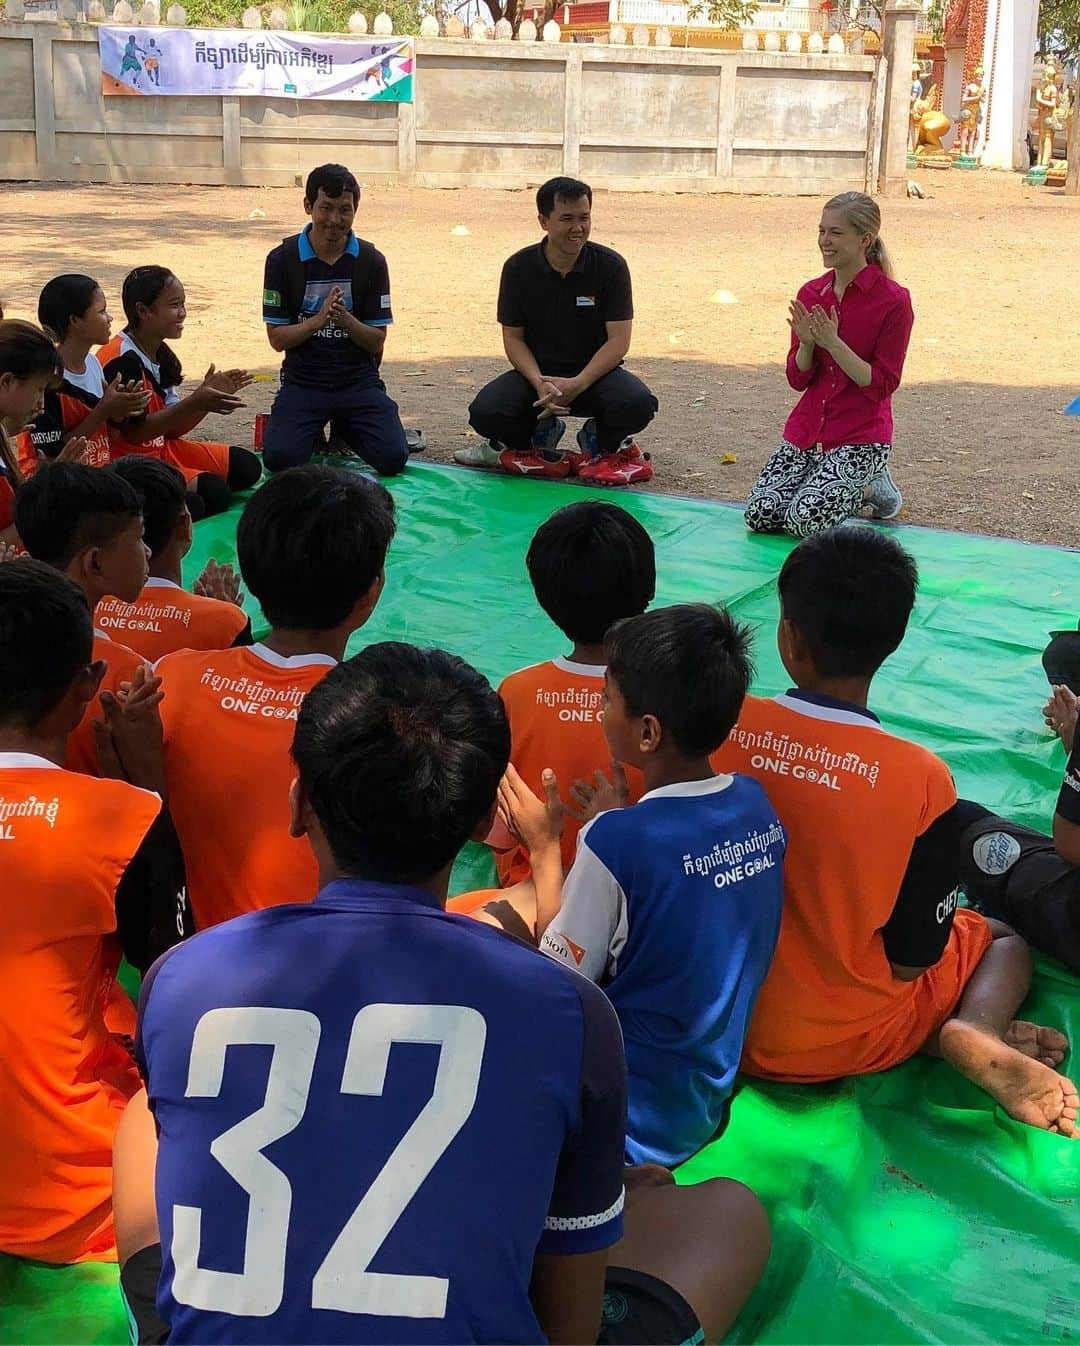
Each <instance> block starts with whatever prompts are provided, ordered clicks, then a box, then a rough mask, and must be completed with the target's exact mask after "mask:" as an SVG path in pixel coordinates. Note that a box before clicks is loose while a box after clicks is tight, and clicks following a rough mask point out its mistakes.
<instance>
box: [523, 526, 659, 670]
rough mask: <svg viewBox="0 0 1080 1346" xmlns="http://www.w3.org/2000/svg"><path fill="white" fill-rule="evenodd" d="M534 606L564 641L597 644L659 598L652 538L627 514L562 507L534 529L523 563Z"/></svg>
mask: <svg viewBox="0 0 1080 1346" xmlns="http://www.w3.org/2000/svg"><path fill="white" fill-rule="evenodd" d="M525 565H526V567H527V568H528V571H529V578H530V579H531V580H532V586H533V589H534V590H535V591H536V601H537V602H538V603H539V604H540V606H541V607H542V608H543V609H544V611H545V612H546V613H547V615H548V616H549V617H550V618H551V620H552V621H553V622H554V623H555V625H556V626H557V627H559V629H560V630H561V631H562V632H563V633H564V634H565V635H566V636H567V638H568V639H570V640H572V641H574V642H575V643H577V644H581V645H598V644H599V643H600V642H601V641H602V640H603V639H604V637H605V636H606V635H607V633H608V630H609V628H610V627H611V626H612V625H613V624H614V623H615V622H617V621H619V620H620V618H623V617H636V616H637V615H638V614H639V613H641V612H644V611H645V609H646V608H647V607H648V606H649V604H650V603H651V602H652V600H653V595H654V594H655V592H656V553H655V551H654V549H653V543H652V538H651V537H650V536H649V535H648V533H647V532H646V531H645V529H644V528H643V527H642V525H641V524H640V523H638V521H637V519H635V518H634V516H633V515H632V514H628V513H627V511H626V510H625V509H621V508H620V507H619V506H618V505H609V504H608V503H607V502H606V501H603V500H578V501H575V502H574V504H572V505H564V506H563V507H562V509H557V510H556V511H555V513H554V514H553V515H552V516H551V517H550V518H549V519H547V520H545V522H544V523H542V524H541V525H540V527H539V528H538V529H537V530H536V533H535V535H534V537H533V540H532V542H531V543H530V544H529V550H528V553H527V555H526V557H525Z"/></svg>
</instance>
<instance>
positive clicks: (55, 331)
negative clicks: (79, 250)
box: [19, 275, 150, 477]
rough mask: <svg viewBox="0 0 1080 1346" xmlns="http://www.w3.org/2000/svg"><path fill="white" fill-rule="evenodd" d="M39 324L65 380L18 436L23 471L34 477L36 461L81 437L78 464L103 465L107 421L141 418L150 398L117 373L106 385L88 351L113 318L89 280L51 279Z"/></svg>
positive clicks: (107, 453)
mask: <svg viewBox="0 0 1080 1346" xmlns="http://www.w3.org/2000/svg"><path fill="white" fill-rule="evenodd" d="M38 321H39V322H40V323H41V326H42V327H43V329H44V330H45V332H46V333H47V334H48V335H49V336H50V337H51V338H52V339H53V340H54V341H55V342H56V353H57V356H58V357H59V359H60V361H61V362H62V367H63V380H62V382H61V383H60V385H59V387H57V388H49V389H46V392H45V405H44V407H43V409H42V411H41V412H40V414H39V415H38V416H37V417H36V418H35V420H34V422H33V424H32V425H31V426H30V427H29V428H28V429H27V430H25V431H23V433H22V434H21V435H20V436H19V462H20V466H21V467H22V470H23V473H24V474H25V475H26V476H27V477H30V476H33V474H34V473H35V472H36V471H37V468H38V464H39V463H40V462H42V461H43V460H44V459H46V458H56V457H58V456H59V455H60V454H61V453H62V452H63V449H64V446H65V445H66V444H68V443H70V442H71V440H72V439H75V438H79V437H81V438H83V439H85V440H86V448H85V450H84V452H83V455H82V458H81V460H80V461H82V462H84V463H86V464H87V465H88V466H90V467H104V466H105V464H106V463H108V462H111V461H112V458H113V456H114V454H113V435H112V433H111V432H110V429H109V423H110V421H117V422H119V421H122V420H124V419H125V418H126V417H128V416H134V415H139V414H141V413H142V412H144V411H145V410H146V404H147V402H148V401H149V398H150V395H149V393H147V392H146V391H145V390H143V389H142V388H141V386H132V387H130V388H129V387H127V386H126V385H125V384H124V383H123V381H122V379H121V377H120V375H117V376H116V377H115V378H114V379H113V381H112V382H111V383H109V384H106V382H105V376H104V374H103V373H102V369H101V363H100V361H99V360H98V358H97V356H96V355H94V354H93V353H92V352H91V349H90V348H91V346H101V345H104V344H105V342H107V341H108V340H109V329H110V328H111V326H112V318H111V317H110V316H109V310H108V306H107V304H106V302H105V295H104V294H103V293H102V290H101V287H100V286H99V285H98V283H97V281H96V280H94V279H93V278H92V277H90V276H80V275H64V276H54V277H53V279H52V280H50V281H49V283H48V284H47V285H46V286H45V288H44V289H43V290H42V292H41V295H40V297H39V298H38Z"/></svg>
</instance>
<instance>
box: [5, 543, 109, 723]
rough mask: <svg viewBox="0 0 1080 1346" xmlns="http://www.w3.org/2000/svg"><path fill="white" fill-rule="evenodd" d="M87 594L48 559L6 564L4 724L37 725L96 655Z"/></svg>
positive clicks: (59, 700)
mask: <svg viewBox="0 0 1080 1346" xmlns="http://www.w3.org/2000/svg"><path fill="white" fill-rule="evenodd" d="M93 649H94V632H93V624H92V622H91V620H90V607H89V605H88V603H87V601H86V595H85V594H84V593H83V592H82V590H81V589H80V588H79V586H78V585H77V584H74V583H73V582H72V581H71V580H69V579H68V578H67V576H66V575H61V574H60V572H59V571H58V570H55V569H54V568H53V567H52V566H50V565H47V564H46V563H45V562H44V561H27V560H22V561H9V562H7V563H6V564H4V565H0V723H3V724H8V725H11V724H18V725H21V726H23V727H24V728H26V729H35V728H36V727H37V726H38V725H39V724H40V723H41V721H42V720H43V719H44V718H45V717H46V715H48V714H49V713H50V711H53V710H55V709H56V707H57V706H58V705H59V704H60V702H61V701H62V700H63V698H64V696H65V695H66V693H67V691H68V688H69V687H70V686H71V684H72V682H74V680H75V677H76V675H77V674H78V673H79V672H80V671H81V670H82V669H84V668H86V667H87V666H88V665H89V664H90V662H91V660H92V659H93V657H94V656H93Z"/></svg>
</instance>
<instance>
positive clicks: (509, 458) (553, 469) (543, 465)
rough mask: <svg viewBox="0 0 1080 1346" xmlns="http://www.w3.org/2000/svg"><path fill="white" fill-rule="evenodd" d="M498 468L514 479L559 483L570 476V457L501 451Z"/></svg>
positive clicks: (563, 454) (566, 455)
mask: <svg viewBox="0 0 1080 1346" xmlns="http://www.w3.org/2000/svg"><path fill="white" fill-rule="evenodd" d="M499 466H500V467H501V468H502V470H503V471H504V472H509V473H510V474H511V476H515V477H549V478H551V479H552V480H554V481H561V480H562V479H563V478H564V477H568V476H569V475H570V455H569V454H567V453H556V454H553V455H552V456H551V457H550V458H548V457H545V456H544V455H543V454H541V453H537V452H536V450H535V449H529V450H525V449H503V451H502V453H500V454H499ZM650 475H651V474H650Z"/></svg>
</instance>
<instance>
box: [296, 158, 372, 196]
mask: <svg viewBox="0 0 1080 1346" xmlns="http://www.w3.org/2000/svg"><path fill="white" fill-rule="evenodd" d="M320 189H321V190H322V191H323V192H325V193H326V195H327V196H328V197H330V199H331V200H332V201H336V200H337V198H338V197H339V196H344V195H345V194H346V193H348V194H349V196H351V197H352V199H353V205H354V206H358V205H359V204H360V184H359V183H358V182H357V180H356V179H355V178H354V177H353V175H352V174H351V173H350V172H349V170H348V169H347V168H346V167H345V165H344V164H320V165H319V167H318V168H313V169H312V170H311V172H310V173H309V174H308V180H307V185H306V186H305V187H304V200H305V201H309V202H310V203H311V204H312V205H314V204H315V202H316V201H317V200H318V199H319V191H320Z"/></svg>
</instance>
